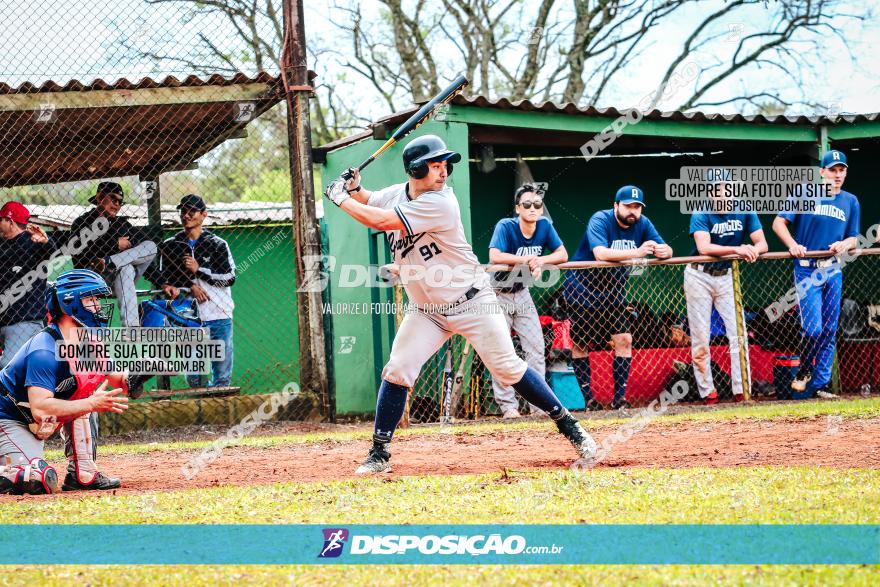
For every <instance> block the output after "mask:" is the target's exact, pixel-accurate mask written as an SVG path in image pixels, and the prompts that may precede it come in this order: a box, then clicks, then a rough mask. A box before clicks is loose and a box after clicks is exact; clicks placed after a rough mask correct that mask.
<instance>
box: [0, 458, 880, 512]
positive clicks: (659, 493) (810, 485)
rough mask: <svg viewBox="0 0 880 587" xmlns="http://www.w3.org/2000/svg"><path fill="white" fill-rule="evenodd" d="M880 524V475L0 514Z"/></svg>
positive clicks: (614, 475)
mask: <svg viewBox="0 0 880 587" xmlns="http://www.w3.org/2000/svg"><path fill="white" fill-rule="evenodd" d="M14 521H18V522H21V521H26V522H27V523H35V524H57V523H71V522H82V523H89V524H114V523H120V522H121V521H124V522H126V523H135V524H139V523H152V524H170V523H205V524H219V523H232V524H234V523H249V524H274V523H284V524H301V523H330V522H345V523H352V524H354V523H362V524H368V523H398V522H399V523H412V524H416V523H435V522H438V521H442V522H443V523H450V524H458V523H462V524H463V523H526V524H529V523H537V522H541V523H550V524H553V523H559V524H564V523H611V524H642V523H649V524H654V523H656V524H667V523H774V524H775V523H791V524H797V523H831V522H834V523H842V524H843V523H852V524H869V523H880V470H877V469H830V468H822V467H796V468H780V467H749V468H717V469H714V468H693V469H623V470H619V471H616V470H613V469H611V470H604V469H595V470H592V471H590V472H588V473H584V474H576V473H574V472H571V471H569V470H567V469H566V470H563V471H536V472H531V471H530V472H517V471H508V472H507V473H492V474H484V475H458V476H447V477H444V476H430V477H399V478H380V479H375V478H373V479H356V480H348V481H335V482H321V483H278V484H273V485H259V486H252V487H235V486H220V487H211V488H200V489H190V490H186V491H175V492H164V493H163V492H155V493H146V494H140V495H132V494H125V495H106V494H104V495H98V496H89V497H86V498H83V499H22V500H19V501H15V502H7V503H4V504H3V507H2V510H0V522H3V523H9V522H14Z"/></svg>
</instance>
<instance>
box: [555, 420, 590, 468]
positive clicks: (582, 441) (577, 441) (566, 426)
mask: <svg viewBox="0 0 880 587" xmlns="http://www.w3.org/2000/svg"><path fill="white" fill-rule="evenodd" d="M556 428H558V429H559V432H561V433H562V435H563V436H565V437H566V438H567V439H568V441H569V442H570V443H571V444H572V445H573V446H574V447H575V448H576V449H577V451H578V454H580V455H581V458H584V459H587V460H592V459H593V458H595V456H596V453H597V452H598V447H597V446H596V441H595V440H593V437H592V436H590V434H589V433H588V432H587V431H586V430H584V428H583V426H581V424H580V422H578V421H577V420H575V419H574V416H572V415H571V414H566V415H564V416H563V417H562V418H560V419H559V420H557V421H556Z"/></svg>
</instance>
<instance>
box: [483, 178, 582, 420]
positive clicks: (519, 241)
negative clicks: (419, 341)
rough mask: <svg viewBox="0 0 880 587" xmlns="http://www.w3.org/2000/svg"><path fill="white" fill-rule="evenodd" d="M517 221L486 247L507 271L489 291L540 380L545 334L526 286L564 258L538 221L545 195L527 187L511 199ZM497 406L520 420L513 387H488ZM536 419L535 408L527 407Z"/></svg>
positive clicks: (545, 222)
mask: <svg viewBox="0 0 880 587" xmlns="http://www.w3.org/2000/svg"><path fill="white" fill-rule="evenodd" d="M513 198H514V209H515V210H516V214H517V215H516V217H515V218H504V219H502V220H499V221H498V224H496V225H495V232H494V233H493V234H492V240H491V241H490V242H489V262H490V263H491V264H493V265H510V266H511V270H510V271H499V272H496V273H493V274H492V286H493V287H494V288H495V295H496V296H497V297H498V303H499V304H500V305H501V308H502V309H503V310H504V317H505V318H506V319H507V326H508V328H512V329H513V330H514V331H515V332H516V333H517V334H518V335H519V340H520V344H521V345H522V349H523V352H524V353H525V359H526V363H528V364H529V366H530V367H531V368H532V369H534V370H535V371H537V372H538V373H539V374H540V375H541V376H542V377H543V376H544V372H545V368H546V365H545V361H544V334H543V331H542V330H541V323H540V322H539V321H538V311H537V309H535V302H534V301H533V300H532V295H531V294H530V293H529V290H528V288H527V287H526V283H528V282H529V278H530V277H531V275H532V274H536V275H540V271H541V265H555V264H558V263H565V262H566V261H567V260H568V252H567V251H566V250H565V245H563V244H562V240H561V239H560V238H559V235H558V234H556V229H555V228H553V224H552V223H551V222H550V220H549V219H548V218H547V217H545V216H542V214H543V210H544V193H543V192H542V191H540V190H539V188H538V187H537V186H535V185H533V184H530V183H526V184H523V185H522V186H520V187H519V188H518V189H517V190H516V192H515V193H514V196H513ZM492 390H493V391H494V393H495V403H497V404H498V407H499V408H500V409H501V414H502V416H503V417H504V418H519V417H520V413H519V402H518V401H517V399H516V396H515V395H514V392H513V388H512V387H506V388H505V387H501V386H500V385H498V384H497V383H496V382H495V381H493V382H492ZM529 407H530V409H531V411H532V412H533V413H534V412H535V411H536V410H537V408H536V407H535V406H529Z"/></svg>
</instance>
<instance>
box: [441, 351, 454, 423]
mask: <svg viewBox="0 0 880 587" xmlns="http://www.w3.org/2000/svg"><path fill="white" fill-rule="evenodd" d="M453 383H454V380H453V377H452V343H451V342H450V343H449V345H448V346H447V347H446V368H445V369H444V370H443V401H442V402H441V404H440V423H441V424H448V423H449V422H451V421H452V386H453Z"/></svg>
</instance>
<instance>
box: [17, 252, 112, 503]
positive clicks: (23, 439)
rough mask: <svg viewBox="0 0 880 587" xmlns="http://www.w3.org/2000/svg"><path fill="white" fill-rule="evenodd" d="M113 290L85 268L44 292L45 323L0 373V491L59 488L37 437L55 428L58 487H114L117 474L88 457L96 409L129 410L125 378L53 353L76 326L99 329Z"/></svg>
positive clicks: (92, 447)
mask: <svg viewBox="0 0 880 587" xmlns="http://www.w3.org/2000/svg"><path fill="white" fill-rule="evenodd" d="M111 295H112V294H111V292H110V288H109V287H107V283H106V282H105V281H104V279H103V278H101V276H100V275H98V274H97V273H95V272H93V271H88V270H85V269H75V270H73V271H67V272H65V273H62V274H61V275H60V276H59V277H58V280H57V281H56V282H55V284H54V286H51V287H50V288H49V290H48V293H47V307H48V312H49V317H50V318H51V323H50V325H49V326H47V327H46V328H44V329H43V330H42V331H40V332H39V333H37V334H36V335H34V336H33V337H32V338H31V339H30V340H29V341H28V342H27V343H26V344H25V345H24V346H23V347H22V348H21V349H19V351H18V352H17V353H16V354H15V356H14V357H13V358H12V360H11V361H10V362H9V364H8V365H7V366H6V367H5V368H3V370H2V371H0V493H12V494H19V495H20V494H25V493H27V494H43V493H57V492H58V491H60V489H61V487H59V480H58V474H57V472H56V471H55V469H54V468H53V467H51V466H50V465H49V464H48V463H47V462H46V461H45V459H44V452H43V448H44V447H43V443H44V441H45V440H46V439H47V438H49V437H51V436H52V435H54V434H55V432H58V431H59V430H60V431H61V437H62V439H63V441H64V452H65V455H66V456H67V459H68V466H67V475H66V477H65V478H64V483H63V489H64V490H65V491H73V490H78V489H115V488H117V487H119V486H120V481H119V479H116V478H113V477H107V476H105V475H103V474H102V473H101V472H100V471H98V468H97V465H96V463H95V459H96V454H97V453H96V448H97V447H96V445H95V440H96V438H97V434H98V418H97V412H117V413H120V412H123V411H125V410H126V409H128V404H127V402H128V397H126V393H127V384H126V383H127V378H126V376H124V375H120V374H110V375H106V374H103V373H76V372H74V369H73V367H72V364H71V363H69V362H68V361H67V360H63V359H59V358H58V357H57V356H56V350H55V348H56V342H57V341H60V340H64V341H66V342H70V343H72V342H74V341H75V334H74V329H75V328H78V327H101V328H103V327H106V326H107V325H108V324H109V323H110V317H111V315H112V311H113V306H112V305H111V304H110V303H109V302H108V301H106V299H107V298H108V297H110V296H111ZM109 382H114V385H113V386H112V387H113V388H112V389H107V387H108V383H109Z"/></svg>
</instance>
